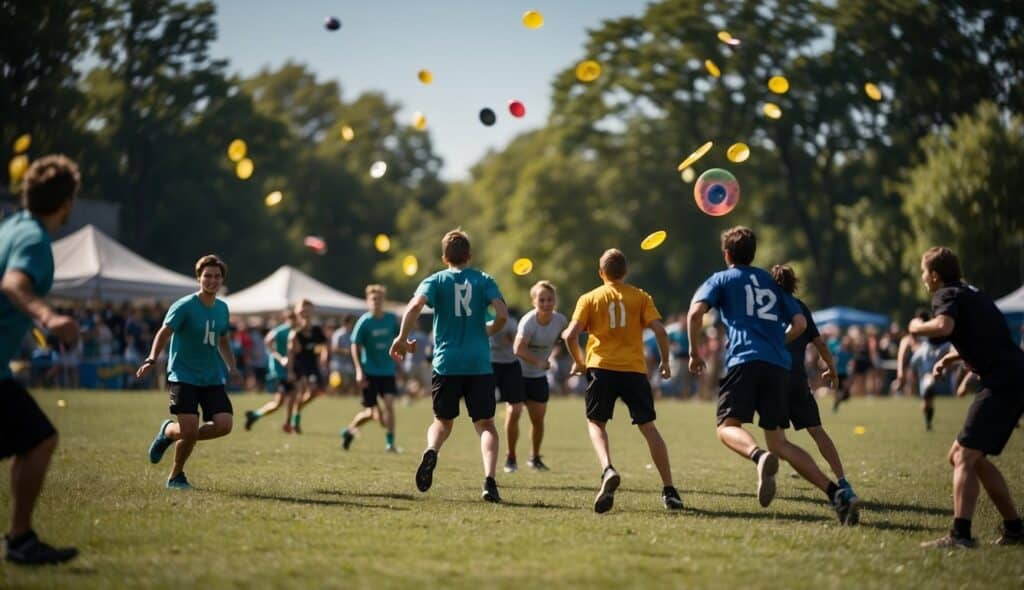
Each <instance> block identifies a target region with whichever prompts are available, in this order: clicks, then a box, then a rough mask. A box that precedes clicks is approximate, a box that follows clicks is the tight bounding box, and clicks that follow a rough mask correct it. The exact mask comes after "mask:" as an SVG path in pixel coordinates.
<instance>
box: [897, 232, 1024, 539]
mask: <svg viewBox="0 0 1024 590" xmlns="http://www.w3.org/2000/svg"><path fill="white" fill-rule="evenodd" d="M921 280H922V281H923V282H924V284H925V287H926V288H927V289H928V292H929V293H931V294H932V315H933V316H934V317H933V318H932V319H930V320H928V321H923V320H921V319H920V318H914V319H913V320H912V321H911V322H910V333H911V334H913V335H914V336H924V337H927V338H939V339H943V340H949V342H950V343H951V344H952V345H953V349H951V350H950V351H949V353H948V354H946V356H944V357H942V358H941V359H939V361H938V362H937V363H936V364H935V370H934V372H935V374H936V375H937V376H938V375H942V374H943V373H944V372H945V371H946V370H947V369H948V368H949V366H950V365H951V364H952V363H954V362H957V361H959V360H963V362H965V363H966V364H967V365H968V366H969V367H970V370H971V371H973V372H974V373H977V374H978V376H979V377H980V378H981V390H980V391H978V393H977V394H976V395H975V397H974V402H973V403H971V407H970V409H969V410H967V420H966V421H965V422H964V427H963V430H961V431H960V434H958V435H957V437H956V441H954V442H953V446H952V447H950V449H949V463H950V464H951V465H952V466H953V528H952V529H951V530H950V531H949V534H948V535H946V536H945V537H942V538H941V539H936V540H934V541H929V542H925V543H922V544H921V546H922V547H933V548H946V547H950V548H971V547H974V546H975V541H974V539H973V538H972V537H971V518H972V517H973V516H974V509H975V507H976V506H977V503H978V491H979V490H978V481H981V485H982V486H983V487H984V488H985V492H987V493H988V496H989V498H991V499H992V503H993V504H995V506H996V509H997V510H998V511H999V514H1001V515H1002V517H1003V528H1002V534H1001V535H1000V536H999V537H998V538H997V539H996V540H995V541H994V542H995V543H996V544H998V545H1022V544H1024V525H1022V524H1021V519H1020V514H1019V513H1018V512H1017V507H1016V506H1015V505H1014V503H1013V496H1011V495H1010V489H1009V488H1008V487H1007V485H1006V480H1005V479H1003V474H1002V473H1000V472H999V468H998V467H996V466H995V464H994V463H993V462H992V461H991V460H990V459H989V456H990V455H991V456H996V455H999V453H1001V452H1002V450H1003V448H1004V447H1005V446H1006V443H1007V442H1008V441H1009V440H1010V435H1011V434H1013V429H1014V427H1015V426H1016V425H1017V421H1018V420H1020V418H1021V416H1022V415H1024V351H1022V350H1021V349H1020V348H1019V347H1018V346H1017V345H1016V343H1015V342H1014V341H1013V337H1012V336H1010V330H1009V328H1008V327H1007V325H1006V320H1005V319H1004V318H1003V315H1002V313H1000V311H999V308H997V307H996V305H995V303H993V302H992V299H991V298H990V297H989V296H988V295H986V294H985V293H982V292H981V291H979V290H978V289H976V288H975V287H973V286H970V285H967V284H965V283H964V282H963V281H962V279H961V274H960V260H959V259H958V258H957V256H956V254H954V253H953V251H952V250H950V249H949V248H931V249H929V250H928V251H927V252H925V253H924V255H923V256H922V257H921Z"/></svg>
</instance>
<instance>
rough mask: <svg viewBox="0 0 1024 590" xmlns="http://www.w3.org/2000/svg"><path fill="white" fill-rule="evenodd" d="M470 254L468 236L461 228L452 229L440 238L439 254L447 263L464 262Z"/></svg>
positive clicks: (467, 260)
mask: <svg viewBox="0 0 1024 590" xmlns="http://www.w3.org/2000/svg"><path fill="white" fill-rule="evenodd" d="M470 254H471V252H470V249H469V236H467V235H466V232H464V231H462V230H461V229H453V230H452V231H450V232H448V233H446V234H445V235H444V237H443V238H441V255H442V256H444V259H445V261H446V262H448V264H454V265H456V266H458V265H460V264H466V263H467V262H469V256H470Z"/></svg>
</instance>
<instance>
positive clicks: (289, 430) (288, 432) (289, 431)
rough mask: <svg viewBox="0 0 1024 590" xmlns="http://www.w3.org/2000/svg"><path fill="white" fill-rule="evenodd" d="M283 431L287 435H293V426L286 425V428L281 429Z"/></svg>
mask: <svg viewBox="0 0 1024 590" xmlns="http://www.w3.org/2000/svg"><path fill="white" fill-rule="evenodd" d="M281 431H282V432H284V433H285V434H291V433H292V425H291V424H285V425H284V426H282V427H281Z"/></svg>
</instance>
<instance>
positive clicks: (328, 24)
mask: <svg viewBox="0 0 1024 590" xmlns="http://www.w3.org/2000/svg"><path fill="white" fill-rule="evenodd" d="M324 28H325V29H327V30H328V31H337V30H338V29H340V28H341V21H340V20H338V18H337V17H334V16H329V17H327V18H325V19H324Z"/></svg>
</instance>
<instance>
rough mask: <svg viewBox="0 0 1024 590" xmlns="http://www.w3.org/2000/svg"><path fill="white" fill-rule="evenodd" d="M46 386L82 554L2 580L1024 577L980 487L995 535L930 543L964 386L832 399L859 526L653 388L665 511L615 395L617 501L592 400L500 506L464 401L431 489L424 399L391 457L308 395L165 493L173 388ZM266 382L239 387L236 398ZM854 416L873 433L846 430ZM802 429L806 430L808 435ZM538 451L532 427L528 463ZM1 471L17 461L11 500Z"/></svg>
mask: <svg viewBox="0 0 1024 590" xmlns="http://www.w3.org/2000/svg"><path fill="white" fill-rule="evenodd" d="M36 395H37V399H38V400H39V401H40V403H41V405H42V406H43V408H44V409H45V410H46V412H47V413H48V414H49V415H50V416H51V417H52V419H53V420H54V422H55V423H56V425H57V427H58V429H59V430H60V432H61V434H62V442H61V447H60V449H59V451H58V454H57V456H56V457H55V460H54V464H53V466H52V468H51V473H50V476H49V479H48V481H47V487H46V489H45V491H44V495H43V498H42V502H41V506H40V508H39V510H38V511H37V522H36V528H37V529H38V530H39V531H40V532H41V534H42V535H43V536H44V537H45V538H46V539H50V540H53V541H56V542H58V543H67V544H75V545H77V546H78V547H79V548H80V550H81V552H82V555H81V556H80V558H79V559H77V560H76V561H73V562H71V563H70V564H67V565H64V566H60V567H50V568H44V569H21V568H17V569H16V568H14V567H12V566H10V565H7V564H3V565H0V588H21V587H26V588H182V587H193V586H195V587H206V588H228V587H233V588H259V587H273V588H283V587H303V588H342V587H344V588H402V587H405V588H408V587H446V588H449V587H455V588H460V587H466V588H481V587H500V588H512V587H516V588H520V589H522V588H531V587H537V586H540V585H541V584H545V585H547V584H550V585H553V586H555V587H580V588H583V587H586V588H593V587H645V588H665V587H678V588H682V587H686V588H712V587H715V588H720V587H725V586H727V585H729V584H742V585H743V586H744V587H784V588H814V589H819V590H820V589H822V588H882V587H885V588H890V587H900V588H913V587H920V588H959V587H967V586H971V587H978V588H983V587H990V588H1009V587H1021V586H1022V585H1024V559H1022V557H1024V551H1022V550H1021V549H1020V548H1015V547H1009V548H1004V547H993V546H989V545H987V543H988V541H990V540H991V539H992V538H993V537H994V536H995V532H994V531H995V527H996V525H997V524H998V523H999V518H998V515H997V514H996V513H995V511H994V509H993V508H992V507H991V504H990V503H989V502H988V501H987V499H983V501H982V502H981V508H980V510H979V512H978V514H977V515H976V517H975V534H976V536H978V537H979V540H980V541H982V542H983V545H982V546H981V548H979V549H978V550H976V551H973V552H956V553H953V552H942V551H931V552H928V551H925V550H922V549H920V548H919V547H918V542H920V541H922V540H928V539H931V538H934V537H937V536H940V535H942V534H943V532H944V531H945V529H946V528H947V527H948V525H949V520H950V506H951V499H950V493H951V483H950V470H949V467H948V465H946V463H945V460H944V457H945V453H946V450H947V448H948V446H949V443H950V442H951V440H952V438H953V436H954V435H955V433H956V431H957V429H958V427H959V424H960V422H961V420H962V418H963V415H964V412H965V410H966V401H964V400H945V399H944V400H939V403H938V411H937V417H936V429H935V431H934V432H931V433H926V432H925V431H924V428H923V425H922V421H921V418H920V413H919V410H918V407H917V404H916V403H914V402H913V401H910V400H855V401H854V402H853V403H851V404H849V405H848V406H845V407H844V408H843V411H842V413H840V414H838V415H831V414H827V415H826V416H825V420H826V427H827V428H828V429H829V430H830V432H831V434H832V436H833V438H834V439H835V441H836V444H837V445H838V447H839V450H840V453H841V454H842V456H843V458H844V459H845V461H846V464H847V471H848V474H849V478H850V479H851V481H852V483H853V484H854V486H855V487H856V489H857V491H858V493H859V494H860V495H861V497H862V498H863V499H864V501H865V508H864V510H863V512H862V519H861V520H862V524H861V525H860V526H859V527H856V528H847V527H839V526H838V524H837V522H836V520H835V517H834V515H833V513H832V512H831V510H829V509H828V507H827V506H826V504H825V499H824V495H823V494H821V493H820V492H818V491H817V490H816V489H812V488H811V486H810V485H808V484H807V483H805V482H804V481H803V480H801V479H797V478H796V477H795V476H794V475H793V472H792V470H791V469H789V468H788V467H783V469H782V471H780V483H779V496H778V497H777V498H776V500H775V502H774V503H773V504H772V505H771V507H770V508H769V509H761V508H760V507H759V506H758V504H757V500H756V498H755V497H754V491H755V490H754V488H755V485H756V473H755V471H754V467H753V465H752V464H751V463H750V462H748V461H744V460H741V459H740V458H738V457H736V456H735V455H733V454H731V453H730V452H728V451H726V450H725V448H724V447H722V446H721V445H720V444H719V443H718V442H717V440H716V439H715V436H714V428H713V426H714V408H713V406H712V405H710V404H706V403H674V402H664V403H660V404H659V405H658V410H659V420H658V425H659V427H660V429H661V432H662V434H663V435H664V436H665V439H666V440H667V442H668V444H669V450H670V453H671V457H672V462H673V468H674V473H675V478H676V485H677V487H678V488H679V489H680V491H681V493H682V495H683V500H684V502H685V503H686V505H687V508H686V509H685V510H683V511H681V512H677V513H668V512H666V511H665V510H664V509H663V508H662V506H661V499H660V482H659V480H658V477H657V473H656V471H655V470H654V469H653V468H652V467H651V466H650V459H649V457H648V456H647V452H646V446H645V445H644V443H643V440H642V439H641V437H640V436H639V434H638V433H637V432H636V429H635V428H633V427H632V426H630V424H629V419H628V414H627V413H626V411H625V408H624V407H622V406H620V407H619V408H618V414H617V419H616V420H615V421H613V422H612V423H611V426H610V436H611V442H612V452H613V461H614V464H615V465H616V467H617V468H618V469H619V471H620V472H621V473H622V476H623V484H622V488H620V492H619V493H618V494H617V495H616V502H615V508H614V509H613V510H612V512H610V513H608V514H605V515H596V514H594V513H593V511H592V504H591V503H592V501H593V497H594V493H595V490H596V486H597V483H598V477H599V472H598V467H597V464H596V460H595V458H594V455H593V452H592V450H591V448H590V444H589V441H588V439H587V436H586V428H585V423H584V421H583V407H582V401H580V400H555V401H553V402H552V403H551V405H550V410H549V418H548V440H547V442H546V445H545V451H546V452H545V459H546V460H547V461H548V464H549V465H550V466H551V467H552V470H551V471H550V472H548V473H535V472H532V471H530V470H528V469H524V470H523V471H520V472H519V473H515V474H511V475H508V474H504V473H499V477H498V482H499V485H500V486H501V491H502V495H503V498H504V499H505V500H506V502H505V503H504V504H502V505H490V504H485V503H483V502H482V501H481V500H480V498H479V495H480V485H481V482H482V475H481V469H480V455H479V451H478V442H477V440H478V439H477V438H476V436H475V435H474V434H473V430H472V427H471V425H470V423H469V421H468V419H466V418H464V417H463V418H462V419H460V421H459V422H458V423H457V426H456V430H455V432H454V434H453V435H452V438H451V439H449V443H448V445H447V446H446V447H445V448H444V449H443V451H442V453H441V456H440V462H439V465H438V469H437V471H436V472H435V479H434V487H433V489H431V490H430V491H429V492H428V493H426V494H421V493H419V492H418V491H417V490H416V488H415V485H414V482H413V473H414V471H415V469H416V466H417V465H418V461H419V456H420V452H421V450H422V447H423V444H424V440H425V437H424V433H425V429H426V426H427V424H428V422H429V420H430V407H429V403H428V402H420V403H417V404H415V405H413V406H412V407H408V408H400V411H399V413H398V444H399V446H401V447H404V449H405V452H403V453H402V454H398V455H389V454H385V453H384V452H383V434H382V431H381V429H380V428H379V427H378V426H377V425H370V427H369V428H367V429H365V431H364V435H363V437H362V438H361V439H359V440H357V441H356V443H355V444H354V445H353V448H352V450H351V451H349V452H348V453H345V452H343V451H341V450H340V449H339V445H338V428H339V426H340V425H342V424H343V423H344V422H347V421H348V419H349V418H350V416H351V415H352V413H353V412H354V411H356V410H357V408H358V402H357V401H356V400H355V399H326V400H321V401H318V402H316V403H315V404H314V405H312V406H310V407H309V408H308V411H307V412H306V414H305V415H304V416H303V425H304V429H305V434H303V435H301V436H296V435H292V436H288V435H285V434H283V433H282V432H280V422H281V420H282V418H281V417H280V416H279V415H278V416H271V417H269V418H267V419H265V420H264V421H262V422H260V423H258V424H257V425H256V427H255V428H254V429H253V431H252V432H245V431H244V430H243V429H242V427H241V424H236V429H235V431H234V432H233V433H232V434H231V435H229V436H228V437H226V438H223V439H219V440H215V441H211V442H209V443H200V444H199V446H198V448H197V450H196V452H195V453H194V454H193V457H192V460H191V461H190V463H189V464H188V468H187V471H186V472H187V473H188V475H189V478H190V479H191V481H192V483H193V485H195V486H196V489H195V490H194V491H192V492H172V491H168V490H166V489H164V487H163V485H164V479H165V477H166V473H167V471H168V469H169V467H170V464H169V460H170V453H171V452H173V451H169V454H168V456H167V457H166V458H165V459H164V463H162V464H160V465H158V466H154V465H151V464H150V463H149V461H148V460H147V457H146V451H147V447H148V445H149V442H150V440H151V439H152V437H153V434H154V432H155V431H156V427H157V425H158V424H159V423H160V421H161V420H163V419H164V417H165V412H166V398H165V396H164V395H162V394H157V393H146V394H138V393H116V394H115V393H85V392H68V391H64V392H41V393H37V394H36ZM58 399H64V400H67V405H66V407H64V408H59V407H58ZM264 399H265V398H263V397H257V396H255V395H248V396H236V397H234V398H233V401H234V404H235V410H236V414H237V415H238V416H241V414H242V412H243V411H244V410H245V409H249V408H253V407H256V406H257V405H258V404H259V403H261V402H262V401H263V400H264ZM823 405H824V404H823ZM527 423H528V422H527V421H525V418H524V426H525V425H526V424H527ZM855 426H863V427H864V428H865V429H866V432H865V433H864V434H863V435H856V434H854V427H855ZM528 430H529V428H528V426H527V427H526V434H527V435H528ZM795 440H796V441H798V442H799V443H801V444H804V445H805V447H806V448H810V447H811V445H812V443H811V441H810V439H809V437H807V436H806V435H805V434H803V433H800V434H797V435H795ZM502 442H503V445H504V441H502ZM524 451H525V449H524V448H523V447H522V443H521V446H520V455H521V461H523V462H524V463H525V458H526V453H525V452H524ZM1022 460H1024V436H1022V435H1021V434H1017V435H1016V436H1015V437H1014V438H1013V439H1012V440H1011V442H1010V446H1009V447H1008V449H1007V450H1006V452H1004V454H1003V456H1002V457H1000V458H999V459H998V464H999V465H1000V466H1001V468H1002V469H1003V472H1004V474H1006V476H1007V478H1008V479H1009V481H1010V485H1011V487H1012V489H1013V490H1014V491H1015V492H1016V497H1017V499H1018V501H1024V496H1022V492H1024V468H1022V465H1024V461H1022ZM821 463H822V465H824V463H823V462H821ZM524 466H525V465H524ZM8 480H9V473H8V471H7V465H6V464H5V465H4V466H3V469H2V475H0V504H2V506H3V507H4V508H3V510H4V512H5V513H6V512H7V511H8V510H9V506H10V495H9V481H8ZM4 518H5V519H6V514H5V515H4ZM5 522H6V520H5Z"/></svg>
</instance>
